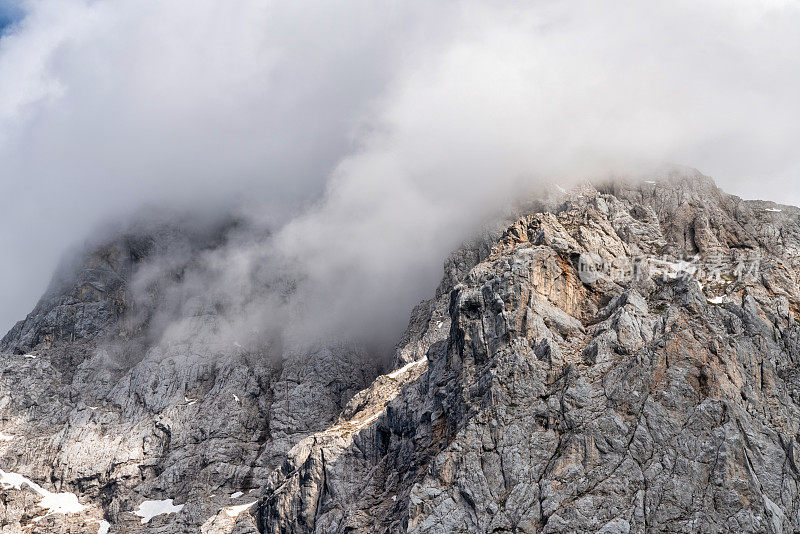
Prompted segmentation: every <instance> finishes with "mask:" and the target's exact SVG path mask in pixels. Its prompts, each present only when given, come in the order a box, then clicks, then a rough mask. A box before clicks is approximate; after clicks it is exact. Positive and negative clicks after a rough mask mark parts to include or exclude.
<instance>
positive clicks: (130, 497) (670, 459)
mask: <svg viewBox="0 0 800 534" xmlns="http://www.w3.org/2000/svg"><path fill="white" fill-rule="evenodd" d="M532 205H534V206H535V207H534V208H530V209H527V210H525V211H526V213H522V214H520V216H519V217H518V218H517V219H516V220H513V221H508V223H507V224H505V225H504V226H503V228H502V230H499V231H487V232H486V234H485V235H483V236H480V237H476V238H474V239H472V240H470V241H468V242H467V243H466V244H465V245H464V246H463V247H462V248H461V249H459V250H457V251H455V252H454V253H453V254H452V255H451V256H450V257H449V258H447V260H446V261H445V274H444V278H443V280H442V282H441V284H440V285H439V287H438V289H437V290H436V293H435V295H434V296H433V298H431V299H430V300H428V301H425V302H422V303H420V304H419V306H417V307H416V308H415V309H414V310H413V312H412V314H411V320H410V324H409V326H408V328H407V330H406V332H405V334H403V336H402V338H401V339H400V341H399V343H398V345H397V349H396V352H395V357H394V361H393V362H392V363H391V365H390V367H391V369H389V370H388V372H387V369H386V368H385V366H384V367H382V366H381V364H380V362H379V361H377V360H376V358H374V357H373V356H371V355H370V352H369V350H368V349H367V348H365V347H363V346H359V345H358V344H356V343H350V342H348V341H347V340H335V341H334V340H331V342H330V343H322V344H315V345H313V346H310V347H307V348H305V349H304V350H287V349H285V348H284V349H281V348H280V347H277V348H276V347H271V348H270V350H269V352H270V354H273V355H274V354H275V352H276V351H277V352H279V353H280V357H279V358H276V357H274V356H267V355H266V352H267V349H266V348H263V350H262V351H259V350H256V349H254V348H253V347H251V346H244V347H243V346H241V345H239V344H238V343H229V342H227V341H222V339H223V338H221V337H220V336H218V335H216V333H217V332H218V330H219V328H220V324H219V322H220V317H219V314H218V313H217V310H215V309H214V308H213V307H212V308H208V307H203V306H200V305H198V307H197V309H196V310H195V311H194V312H193V313H192V314H190V315H189V316H187V317H185V321H184V326H185V328H186V332H188V334H187V335H184V336H183V337H182V338H181V340H180V341H175V339H174V338H170V339H171V340H170V341H169V342H165V341H163V340H162V339H163V338H162V337H160V336H157V335H155V334H154V332H157V329H156V330H154V328H153V325H156V324H158V312H157V310H156V308H155V307H153V306H151V305H150V304H148V301H141V299H138V300H137V299H134V298H133V297H132V294H133V289H132V287H131V285H132V283H133V282H132V281H133V280H135V279H140V278H141V276H139V274H140V273H142V272H143V271H144V270H145V269H148V268H150V267H151V266H152V265H153V264H154V262H156V260H157V259H158V258H163V257H167V256H170V251H172V250H175V249H176V247H177V249H180V250H182V251H189V252H188V253H186V254H183V256H182V257H184V258H185V260H184V261H185V262H186V263H191V262H192V261H193V260H192V258H193V257H196V255H197V254H201V253H202V251H203V250H206V249H208V248H213V247H215V246H217V245H218V239H217V237H218V236H217V237H215V236H214V235H204V236H197V235H190V234H187V233H185V232H180V231H166V230H163V231H159V232H152V233H151V234H149V235H144V236H143V235H121V236H116V237H115V238H113V239H111V240H109V241H108V242H107V243H104V244H103V245H102V246H98V247H95V248H94V249H92V250H90V251H88V252H87V253H86V254H84V255H83V256H81V257H80V259H79V260H78V261H76V262H73V264H71V266H70V267H69V268H65V269H63V272H60V273H59V274H58V275H57V276H56V278H55V279H54V282H53V285H52V286H51V288H50V289H49V290H48V292H47V294H46V295H45V296H44V297H43V298H42V300H41V301H40V302H39V304H38V305H37V306H36V308H35V309H34V310H33V312H31V314H30V315H28V317H27V318H25V319H24V320H23V321H21V322H20V323H18V324H17V325H16V326H15V327H14V328H13V329H12V330H11V331H10V332H9V333H8V334H7V335H6V336H5V337H4V338H3V340H2V342H0V352H3V355H2V358H0V416H2V421H1V422H0V470H1V471H0V485H1V486H2V489H0V496H1V497H2V500H1V501H0V506H2V517H1V518H0V521H2V527H0V532H4V533H6V532H8V533H16V532H26V533H27V532H32V533H39V532H71V533H84V532H90V533H97V532H126V533H136V532H162V533H168V532H169V533H171V532H202V533H239V534H242V533H255V532H264V533H270V534H278V533H312V532H313V533H320V534H321V533H346V532H350V533H355V532H367V533H371V532H387V533H395V532H412V533H449V532H461V533H472V532H476V533H522V532H525V533H534V532H553V533H555V532H603V533H609V534H610V533H629V532H637V533H638V532H651V531H652V532H770V533H778V534H781V533H790V532H797V531H800V495H798V482H799V481H800V471H798V469H800V467H799V465H798V464H799V463H800V367H798V358H800V322H799V321H800V289H799V288H798V276H800V209H797V208H793V207H787V206H779V205H776V204H774V203H770V202H761V201H746V200H742V199H739V198H737V197H734V196H731V195H728V194H725V193H724V192H722V191H720V190H719V189H718V188H717V187H716V186H715V185H714V183H713V182H712V181H711V180H710V179H708V178H706V177H704V176H703V175H701V174H700V173H698V172H696V171H690V170H680V171H678V170H672V171H668V172H664V173H662V174H659V175H656V176H651V177H648V178H646V179H643V180H628V179H625V180H622V179H620V180H615V181H608V182H603V183H600V182H598V183H592V184H588V183H587V184H584V185H581V186H579V187H576V188H574V189H572V190H571V191H568V192H566V191H560V190H559V188H557V187H554V188H553V190H552V191H551V192H550V193H549V196H548V197H547V198H544V199H543V200H541V201H539V202H537V203H535V204H532ZM212 234H213V232H212ZM173 256H174V255H173ZM183 268H184V265H182V264H178V263H175V262H173V263H172V264H170V267H169V271H170V272H171V273H172V274H171V276H173V277H175V278H180V277H181V273H182V272H183ZM147 289H148V291H146V292H145V294H150V295H153V296H154V301H153V302H155V301H157V300H158V298H157V297H158V295H159V292H160V291H162V290H163V284H160V283H155V284H152V285H151V286H148V288H147ZM137 294H138V293H137ZM237 345H239V346H237ZM381 373H382V374H381Z"/></svg>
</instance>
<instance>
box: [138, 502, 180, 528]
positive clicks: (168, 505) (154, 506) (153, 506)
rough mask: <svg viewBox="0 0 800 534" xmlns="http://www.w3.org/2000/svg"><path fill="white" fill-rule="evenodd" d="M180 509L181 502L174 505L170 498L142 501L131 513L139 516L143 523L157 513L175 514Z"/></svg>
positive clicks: (147, 521)
mask: <svg viewBox="0 0 800 534" xmlns="http://www.w3.org/2000/svg"><path fill="white" fill-rule="evenodd" d="M181 510H183V505H182V504H178V505H174V504H172V499H164V500H163V501H144V502H143V503H142V504H140V505H139V508H137V509H136V510H134V511H133V513H134V515H138V516H139V517H141V518H142V524H143V525H145V524H147V523H149V522H150V520H151V519H153V518H154V517H155V516H157V515H164V514H176V513H178V512H180V511H181Z"/></svg>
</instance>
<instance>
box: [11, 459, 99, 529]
mask: <svg viewBox="0 0 800 534" xmlns="http://www.w3.org/2000/svg"><path fill="white" fill-rule="evenodd" d="M0 485H2V486H3V488H4V489H8V488H14V489H16V490H21V489H22V486H28V487H29V488H31V489H32V490H33V491H34V492H36V493H37V494H39V496H41V497H42V500H41V501H40V502H39V506H41V507H42V508H44V509H46V510H47V513H46V514H45V515H43V516H41V517H37V518H36V519H34V522H37V521H39V520H40V519H42V518H43V517H45V516H48V515H50V514H64V515H67V514H78V513H80V512H82V511H83V510H84V509H86V507H85V506H84V505H82V504H81V503H80V502H79V501H78V497H77V496H76V495H75V494H73V493H53V492H52V491H48V490H46V489H44V488H43V487H41V486H40V485H39V484H37V483H36V482H33V481H32V480H31V479H29V478H27V477H25V476H22V475H20V474H19V473H8V472H6V471H3V470H2V469H0Z"/></svg>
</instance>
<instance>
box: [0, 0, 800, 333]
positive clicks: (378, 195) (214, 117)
mask: <svg viewBox="0 0 800 534" xmlns="http://www.w3.org/2000/svg"><path fill="white" fill-rule="evenodd" d="M395 4H398V5H395ZM6 20H13V23H12V24H11V25H10V26H8V25H6V26H5V27H4V28H3V29H0V32H2V37H1V38H0V169H1V170H0V330H3V331H5V330H6V329H7V328H9V327H10V326H11V325H12V324H13V322H14V321H15V320H17V319H20V318H22V317H24V315H25V313H27V312H28V311H30V309H31V308H32V307H33V305H34V304H35V302H36V300H37V298H38V297H39V295H40V294H41V292H42V291H43V290H44V288H45V286H46V284H47V282H48V280H49V277H50V276H51V274H52V271H53V269H54V266H55V264H56V262H57V261H58V259H59V257H60V256H61V255H62V254H63V253H64V251H65V250H66V249H67V247H69V246H72V245H74V244H75V243H80V242H81V241H82V240H84V239H85V238H86V237H87V236H88V235H89V234H90V232H91V231H92V228H94V227H96V225H97V224H98V223H99V222H100V221H105V220H108V219H109V217H123V216H125V215H126V214H128V213H130V212H132V211H135V210H136V209H138V208H139V207H141V206H142V205H146V204H153V203H158V204H159V205H161V206H163V207H165V208H174V209H186V208H191V209H194V210H206V209H215V207H218V206H220V205H227V204H233V203H237V202H242V201H244V202H253V203H256V204H257V205H258V206H259V207H260V209H262V210H264V211H266V212H269V213H270V216H272V217H274V219H275V221H278V223H277V224H279V225H284V224H285V226H284V227H283V230H282V232H281V235H282V236H284V237H283V238H282V239H283V243H284V245H283V246H284V247H288V248H289V249H291V250H287V251H286V253H287V254H288V255H291V254H299V253H303V254H308V255H309V257H312V258H314V261H315V262H319V263H320V264H325V266H326V268H328V267H330V269H329V270H327V271H325V272H331V271H336V272H339V271H341V270H348V269H350V268H352V267H353V266H357V267H358V269H362V270H363V272H362V273H361V274H362V279H363V277H364V276H369V277H372V278H373V279H374V281H375V286H376V291H377V294H378V295H379V296H381V297H385V295H383V294H382V293H380V291H379V290H378V289H377V287H378V286H381V287H383V286H386V285H387V281H389V280H393V281H395V282H396V283H397V284H400V285H402V284H401V282H404V281H405V279H404V278H403V276H406V274H405V273H412V275H409V276H412V278H413V277H414V276H416V275H415V274H413V273H424V274H423V275H420V276H421V277H422V278H423V279H425V280H428V279H429V278H431V277H435V276H438V272H440V265H441V261H442V258H443V255H444V254H445V253H446V250H448V248H449V247H451V246H452V245H453V243H455V242H457V239H458V238H459V235H460V234H459V233H458V232H455V231H453V230H452V228H458V227H466V226H468V225H469V223H470V222H471V221H473V220H474V214H475V213H483V212H485V211H488V210H491V209H493V208H495V207H497V206H499V205H501V204H502V203H503V202H507V201H508V199H509V198H512V197H513V196H514V195H515V192H518V191H519V190H520V189H519V188H520V184H522V183H527V182H529V181H530V180H551V179H552V180H561V181H569V180H573V179H577V178H580V177H585V176H591V175H592V174H594V173H598V172H603V171H605V170H608V169H617V168H625V167H627V166H629V165H631V164H633V163H639V162H643V161H644V162H656V163H657V162H674V163H678V164H684V165H689V166H693V167H697V168H698V169H700V170H701V171H703V172H704V173H706V174H708V175H711V176H712V177H714V178H715V179H716V180H717V182H718V184H720V185H721V186H723V187H724V188H726V189H727V190H729V191H730V192H734V193H738V194H741V195H743V196H745V197H750V198H755V197H760V198H766V199H773V200H777V201H781V202H786V203H795V204H800V151H798V150H797V147H798V146H800V98H799V97H798V95H800V31H798V28H800V4H799V3H798V2H797V1H795V0H769V1H764V0H762V1H755V0H752V1H751V0H733V1H731V0H725V1H722V0H719V1H710V0H700V1H698V0H693V1H680V0H676V1H670V2H663V1H662V0H659V1H655V0H653V1H636V2H626V1H619V0H615V1H603V0H592V1H588V0H587V1H569V2H567V1H538V2H528V3H524V4H523V3H518V2H486V1H482V2H469V1H465V2H418V1H414V0H410V1H406V2H402V3H388V2H386V3H384V2H375V1H372V0H370V1H368V0H363V1H342V2H337V3H330V4H322V3H319V2H303V1H297V0H292V1H281V0H278V1H271V2H265V1H255V0H241V1H237V2H230V1H223V0H173V1H170V2H163V1H154V0H30V1H28V0H22V1H20V2H8V1H6V0H0V28H2V27H3V25H4V24H5V22H4V21H6ZM309 236H312V237H310V238H309ZM286 243H292V246H289V245H286ZM344 243H348V244H351V245H353V246H352V247H348V246H344ZM334 245H335V249H334V248H332V247H333V246H334ZM293 247H294V248H293ZM367 250H368V251H371V254H367V253H366V252H365V251H367ZM331 258H333V259H331ZM326 262H330V263H332V264H334V265H332V266H331V265H327V264H326ZM323 270H324V269H323ZM431 273H433V274H431ZM322 278H323V279H324V276H323V277H322ZM412 293H413V292H412ZM422 296H424V294H423V295H422ZM407 298H408V299H409V300H410V301H413V299H416V298H418V295H416V294H412V295H410V296H409V297H407ZM375 304H376V305H377V303H375ZM404 304H405V303H404Z"/></svg>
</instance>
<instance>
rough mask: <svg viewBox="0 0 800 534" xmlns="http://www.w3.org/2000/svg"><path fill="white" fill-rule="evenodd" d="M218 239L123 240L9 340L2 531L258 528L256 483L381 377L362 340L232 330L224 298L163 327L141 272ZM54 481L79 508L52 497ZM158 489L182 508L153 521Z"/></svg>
mask: <svg viewBox="0 0 800 534" xmlns="http://www.w3.org/2000/svg"><path fill="white" fill-rule="evenodd" d="M215 239H216V238H215V237H214V236H210V237H207V238H206V239H200V238H199V237H198V236H192V235H187V234H182V233H180V232H176V231H175V230H173V229H167V230H164V231H158V232H155V233H153V234H149V235H146V236H144V237H137V238H135V239H134V238H132V237H127V236H123V237H122V238H118V239H116V240H112V241H111V242H110V243H108V244H106V245H103V246H101V247H99V248H97V249H95V250H93V251H91V252H90V253H89V254H87V255H86V256H84V257H83V258H82V260H81V261H79V262H78V264H77V265H72V266H67V267H65V268H64V269H63V271H62V272H61V273H60V274H59V276H57V277H56V280H55V281H54V283H53V285H52V286H51V288H50V290H48V293H47V294H46V295H45V296H44V297H43V298H42V300H41V301H40V303H39V304H38V305H37V307H36V308H35V310H34V311H33V312H32V313H31V314H30V315H29V316H28V317H27V318H26V319H25V320H24V321H22V322H20V323H19V324H18V325H17V326H15V327H14V329H13V330H12V331H11V332H9V333H8V334H7V335H6V337H5V338H4V339H3V342H2V348H3V350H4V351H7V352H8V353H9V354H4V355H2V356H0V418H1V423H0V432H1V433H2V434H0V469H2V473H0V482H1V484H0V486H2V489H0V496H1V497H2V501H0V506H2V507H3V515H2V519H1V520H0V531H2V532H23V531H24V532H60V531H69V532H91V533H95V532H98V531H102V530H100V529H101V528H104V527H103V525H104V524H105V523H103V522H107V523H108V527H109V528H110V529H111V530H110V531H111V532H123V531H124V532H138V531H147V532H199V531H202V532H205V533H209V534H213V533H220V532H225V533H228V532H231V531H232V530H233V529H234V526H235V524H236V523H237V521H239V523H240V525H238V526H236V528H237V529H238V531H239V532H247V531H248V528H249V527H248V526H247V525H248V523H249V524H250V527H252V528H251V531H254V529H255V526H254V524H253V521H252V519H250V520H249V521H248V519H249V518H251V517H252V516H250V515H249V514H248V513H247V508H249V507H250V506H251V505H252V504H253V503H254V502H255V501H256V495H255V494H254V493H251V492H253V491H254V490H256V489H257V488H259V487H260V486H261V485H262V484H263V481H264V480H266V478H267V476H268V474H269V473H270V472H271V471H272V470H274V469H275V468H276V467H278V466H279V465H280V463H281V461H282V460H283V458H284V457H285V453H286V451H288V450H289V448H291V447H292V446H293V445H294V444H295V443H297V442H298V441H300V440H301V439H302V438H304V437H305V436H307V435H308V434H310V433H313V432H316V431H319V430H323V429H324V428H326V427H327V426H329V425H331V424H333V423H334V422H335V421H336V418H337V417H338V415H339V413H340V412H341V410H342V409H343V408H344V406H345V405H346V403H347V402H348V400H349V399H350V397H352V396H353V395H354V394H355V393H357V392H358V391H359V390H361V389H363V388H364V387H365V386H367V385H368V384H369V383H370V382H371V381H372V379H373V378H374V377H375V376H376V375H377V373H378V370H377V363H376V362H374V359H370V358H367V357H366V356H365V354H364V353H363V349H361V348H360V347H358V346H356V345H353V344H351V343H346V342H331V343H328V344H325V345H317V346H311V347H309V348H307V349H306V350H304V351H299V352H298V351H284V352H283V353H278V354H277V355H276V354H275V352H274V350H273V351H272V352H269V353H268V352H267V351H268V350H270V347H266V346H264V347H261V350H259V347H258V346H252V344H251V346H247V347H242V346H240V345H239V344H238V343H231V342H227V341H223V339H227V338H222V337H220V336H218V335H217V329H218V327H219V323H220V321H221V320H222V318H221V317H219V316H217V315H216V314H215V313H213V311H211V312H207V311H204V310H201V311H200V312H199V313H197V314H195V315H192V316H190V317H184V318H183V319H182V321H181V328H182V330H183V333H182V336H180V337H175V336H173V337H170V338H169V341H168V342H161V341H158V340H157V339H154V337H153V328H149V325H150V323H151V322H152V321H154V313H155V310H156V307H155V306H154V301H155V300H154V301H152V302H151V301H150V300H147V299H145V300H142V299H141V298H138V299H137V298H134V295H133V293H134V288H132V285H131V284H132V281H133V280H134V279H136V278H137V274H138V273H140V271H141V269H143V268H146V267H147V266H148V265H151V264H152V263H153V262H154V261H157V260H158V259H159V257H163V256H167V257H169V258H171V259H174V258H182V259H181V261H179V262H174V263H175V265H173V266H172V269H173V271H174V272H175V273H177V274H179V273H180V272H181V270H182V268H183V266H184V265H185V264H186V263H187V262H191V261H193V257H194V256H196V255H197V254H199V253H200V252H201V251H202V250H203V249H204V248H207V247H209V246H213V243H214V240H215ZM176 249H177V250H176ZM178 252H180V253H178ZM157 289H158V288H157V287H156V288H155V290H156V293H154V295H153V296H154V299H155V297H157ZM148 295H149V293H148ZM23 477H24V478H23ZM26 479H27V480H26ZM35 487H39V488H40V489H41V492H38V493H37V490H35V489H34V488H35ZM47 492H49V493H47ZM49 494H63V495H62V497H61V498H62V499H77V500H76V501H75V502H76V503H78V504H79V505H80V509H70V510H66V509H62V508H58V507H55V508H53V507H48V506H47V503H48V502H49V501H47V499H48V497H47V495H49ZM51 500H52V499H51ZM169 500H171V501H169ZM161 501H167V502H168V503H169V505H165V503H161ZM148 502H150V505H149V506H155V508H156V509H155V510H154V511H155V512H171V513H160V514H157V515H154V516H153V517H152V518H151V519H149V520H148V521H147V522H146V523H143V522H142V521H143V520H145V519H147V516H145V517H142V516H140V515H137V514H136V512H137V510H140V509H141V507H142V506H143V503H145V505H144V508H147V506H148V505H147V504H146V503H148ZM159 503H161V506H160V507H159ZM173 507H174V508H173ZM64 512H68V513H64Z"/></svg>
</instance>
